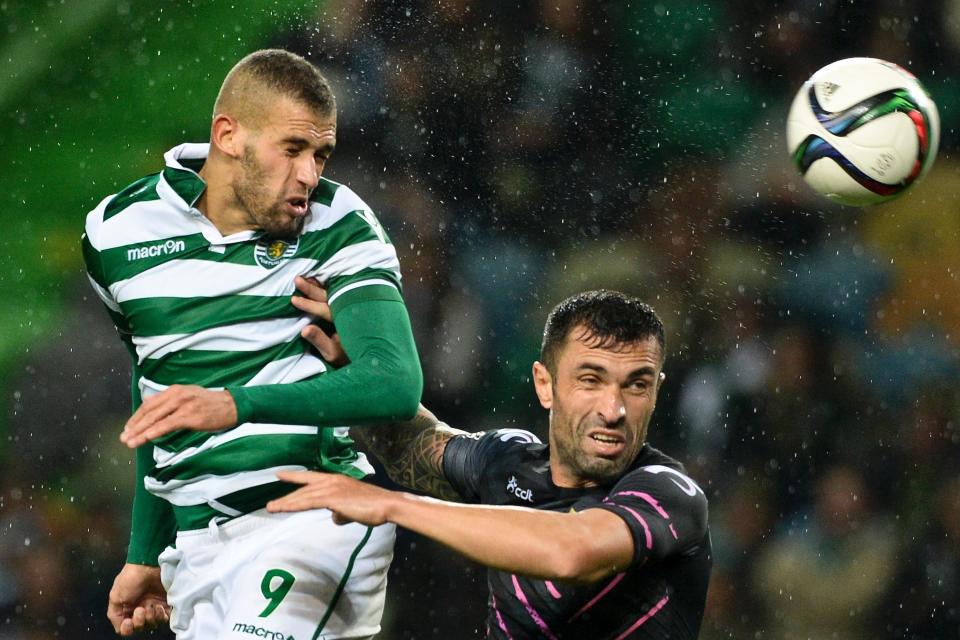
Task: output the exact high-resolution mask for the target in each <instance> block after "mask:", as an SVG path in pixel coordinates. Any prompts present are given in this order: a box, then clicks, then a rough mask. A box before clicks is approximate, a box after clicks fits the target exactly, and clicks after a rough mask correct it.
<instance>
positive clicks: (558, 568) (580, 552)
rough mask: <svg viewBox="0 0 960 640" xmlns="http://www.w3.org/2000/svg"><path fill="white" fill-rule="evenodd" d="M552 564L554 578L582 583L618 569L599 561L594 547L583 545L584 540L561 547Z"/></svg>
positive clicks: (587, 582) (611, 573) (591, 581)
mask: <svg viewBox="0 0 960 640" xmlns="http://www.w3.org/2000/svg"><path fill="white" fill-rule="evenodd" d="M551 566H552V568H553V570H552V571H551V573H552V574H553V576H552V578H553V579H554V580H558V581H560V582H569V583H572V584H581V585H584V584H592V583H594V582H597V581H599V580H602V579H604V578H606V577H607V576H610V575H613V574H614V573H616V572H617V571H618V568H617V567H615V566H612V565H608V564H605V563H602V562H599V561H598V560H597V556H596V555H595V554H594V553H592V549H590V548H589V546H583V545H582V542H581V545H571V546H569V547H566V548H565V549H561V550H560V551H559V552H558V553H557V554H555V557H554V558H553V561H552V562H551ZM619 570H620V571H622V570H623V568H620V569H619Z"/></svg>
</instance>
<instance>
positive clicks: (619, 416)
mask: <svg viewBox="0 0 960 640" xmlns="http://www.w3.org/2000/svg"><path fill="white" fill-rule="evenodd" d="M597 412H598V413H599V414H600V417H601V418H603V421H604V422H606V423H607V424H615V423H617V422H620V421H621V420H623V419H624V417H626V415H627V405H626V403H624V401H623V393H622V392H621V390H620V389H619V388H610V389H608V390H607V391H606V392H605V393H604V394H603V396H602V397H601V399H600V404H599V406H598V407H597Z"/></svg>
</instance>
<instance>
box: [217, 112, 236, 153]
mask: <svg viewBox="0 0 960 640" xmlns="http://www.w3.org/2000/svg"><path fill="white" fill-rule="evenodd" d="M242 138H243V136H242V135H241V130H240V122H239V121H238V120H237V119H236V118H234V117H232V116H229V115H227V114H225V113H218V114H216V115H215V116H214V117H213V125H212V126H211V127H210V144H212V145H214V146H216V147H217V149H219V150H220V151H221V152H222V153H224V154H225V155H227V156H230V157H231V158H239V157H240V156H242V155H243V139H242Z"/></svg>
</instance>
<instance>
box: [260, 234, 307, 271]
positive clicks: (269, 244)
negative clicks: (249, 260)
mask: <svg viewBox="0 0 960 640" xmlns="http://www.w3.org/2000/svg"><path fill="white" fill-rule="evenodd" d="M299 244H300V239H299V238H298V239H296V240H294V241H293V242H287V241H286V240H273V239H263V240H259V241H257V246H256V247H255V248H254V250H253V258H254V260H256V261H257V264H258V265H260V266H261V267H263V268H264V269H273V268H274V267H275V266H277V265H278V264H280V263H281V262H283V261H284V260H286V259H287V258H292V257H293V254H295V253H296V252H297V245H299Z"/></svg>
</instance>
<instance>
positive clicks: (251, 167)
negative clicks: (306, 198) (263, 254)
mask: <svg viewBox="0 0 960 640" xmlns="http://www.w3.org/2000/svg"><path fill="white" fill-rule="evenodd" d="M240 166H241V168H242V170H243V172H242V174H241V178H240V179H239V180H238V181H237V182H236V183H235V184H234V187H233V192H234V195H235V196H236V198H237V202H238V203H239V204H240V206H241V207H243V209H244V210H245V211H246V212H247V214H249V216H250V219H251V221H252V222H253V224H254V225H255V227H256V228H257V229H259V230H260V231H262V232H263V235H264V237H265V238H267V239H273V240H293V239H295V238H297V236H299V235H300V232H301V231H302V230H303V222H304V219H303V218H294V217H291V216H289V215H287V213H286V212H285V211H284V210H283V204H284V202H283V200H282V199H281V200H279V201H277V200H272V198H271V196H270V194H269V193H267V189H266V187H265V186H264V182H265V179H266V175H267V172H266V171H265V170H264V169H263V167H262V166H261V165H260V163H259V162H258V161H257V156H256V153H255V152H254V150H253V147H252V146H247V147H245V148H244V150H243V156H242V157H241V159H240Z"/></svg>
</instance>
